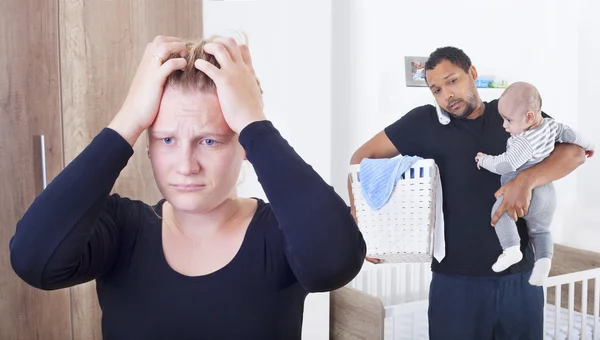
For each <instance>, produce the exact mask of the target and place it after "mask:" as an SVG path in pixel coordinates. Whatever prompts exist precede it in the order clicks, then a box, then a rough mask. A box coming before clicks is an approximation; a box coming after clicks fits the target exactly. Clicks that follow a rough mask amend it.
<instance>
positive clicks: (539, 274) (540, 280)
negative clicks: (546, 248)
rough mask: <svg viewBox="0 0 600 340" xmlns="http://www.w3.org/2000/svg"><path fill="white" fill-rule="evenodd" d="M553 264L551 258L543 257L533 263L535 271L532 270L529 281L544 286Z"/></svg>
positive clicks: (534, 284)
mask: <svg viewBox="0 0 600 340" xmlns="http://www.w3.org/2000/svg"><path fill="white" fill-rule="evenodd" d="M551 266H552V261H550V259H549V258H543V259H539V260H537V261H535V264H534V265H533V271H532V272H531V276H530V277H529V283H530V284H531V285H533V286H543V285H544V282H546V279H547V278H548V275H550V267H551Z"/></svg>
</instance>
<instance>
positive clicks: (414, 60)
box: [404, 56, 427, 87]
mask: <svg viewBox="0 0 600 340" xmlns="http://www.w3.org/2000/svg"><path fill="white" fill-rule="evenodd" d="M426 61H427V57H417V56H406V57H404V69H405V74H406V86H408V87H421V86H423V87H427V84H426V83H425V62H426Z"/></svg>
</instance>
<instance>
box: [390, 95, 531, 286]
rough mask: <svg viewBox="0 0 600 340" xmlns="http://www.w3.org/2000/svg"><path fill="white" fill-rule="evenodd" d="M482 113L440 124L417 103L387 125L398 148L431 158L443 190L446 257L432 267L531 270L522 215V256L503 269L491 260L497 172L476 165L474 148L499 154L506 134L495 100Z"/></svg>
mask: <svg viewBox="0 0 600 340" xmlns="http://www.w3.org/2000/svg"><path fill="white" fill-rule="evenodd" d="M484 104H485V111H484V113H483V115H481V116H480V117H478V118H476V119H472V120H468V119H455V118H451V121H450V123H449V124H448V125H442V124H441V123H440V122H439V120H438V116H437V113H436V110H435V107H434V106H432V105H424V106H421V107H417V108H415V109H413V110H412V111H410V112H409V113H407V114H406V115H404V116H403V117H402V118H400V119H399V120H398V121H396V122H395V123H393V124H391V125H390V126H388V127H387V128H386V129H385V133H386V135H387V137H388V138H389V139H390V140H391V141H392V143H393V144H394V145H395V146H396V148H397V149H398V151H399V152H400V153H401V154H403V155H407V156H420V157H423V158H431V159H434V160H435V162H436V163H437V165H438V167H439V170H440V175H441V180H442V190H443V202H444V204H443V209H444V228H445V238H446V257H445V258H444V259H443V260H442V262H441V263H439V262H437V261H436V260H435V259H434V261H433V264H432V270H433V271H434V272H438V273H443V274H450V275H464V276H499V275H506V274H511V273H517V272H523V271H527V270H531V269H532V267H533V260H534V256H533V249H532V246H531V245H530V242H529V236H528V234H527V229H526V225H525V223H524V221H523V220H522V219H521V220H519V221H518V223H517V225H518V230H519V235H520V237H521V251H522V252H523V254H524V257H523V260H522V261H521V262H519V263H517V264H515V265H513V266H512V267H510V268H508V269H507V270H506V271H504V272H502V273H495V272H494V271H493V270H492V264H494V262H496V260H497V259H498V256H499V255H500V254H501V253H502V247H501V246H500V242H499V241H498V237H497V236H496V233H495V231H494V229H493V227H492V226H491V219H492V207H493V205H494V203H495V201H496V198H495V197H494V193H495V192H496V191H497V190H498V189H499V188H500V186H501V185H500V176H499V175H496V174H494V173H491V172H489V171H487V170H483V169H482V170H478V169H477V164H476V163H475V155H476V154H477V152H483V153H487V154H491V155H497V154H500V153H503V152H504V151H506V142H507V140H508V138H509V137H510V135H509V134H508V133H507V132H506V131H505V130H504V128H503V127H502V123H503V119H502V117H501V116H500V114H499V112H498V101H497V100H494V101H491V102H489V103H488V102H485V103H484Z"/></svg>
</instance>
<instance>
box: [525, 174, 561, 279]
mask: <svg viewBox="0 0 600 340" xmlns="http://www.w3.org/2000/svg"><path fill="white" fill-rule="evenodd" d="M555 210H556V192H555V190H554V185H553V184H552V183H550V184H547V185H544V186H541V187H539V188H536V189H534V190H533V193H532V196H531V203H530V204H529V212H528V213H527V215H525V217H524V219H525V221H527V228H528V230H529V237H530V238H531V243H533V248H534V250H535V259H536V261H535V265H534V267H533V272H532V273H531V277H530V278H529V283H530V284H532V285H534V286H541V285H543V284H544V281H545V280H546V278H548V275H550V267H551V264H552V263H551V261H552V256H553V254H554V241H553V240H552V234H551V233H550V224H551V223H552V218H553V217H554V211H555Z"/></svg>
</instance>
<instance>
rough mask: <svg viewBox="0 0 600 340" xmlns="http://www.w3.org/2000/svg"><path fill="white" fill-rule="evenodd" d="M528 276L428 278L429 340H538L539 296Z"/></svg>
mask: <svg viewBox="0 0 600 340" xmlns="http://www.w3.org/2000/svg"><path fill="white" fill-rule="evenodd" d="M530 275H531V272H526V273H519V274H512V275H508V276H504V277H499V278H478V277H462V276H449V275H443V274H439V273H434V274H433V280H432V281H431V286H430V292H429V338H430V339H431V340H492V339H494V340H505V339H506V340H542V335H543V318H544V315H543V308H544V291H543V288H542V287H536V286H532V285H530V284H529V282H528V280H529V276H530Z"/></svg>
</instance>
